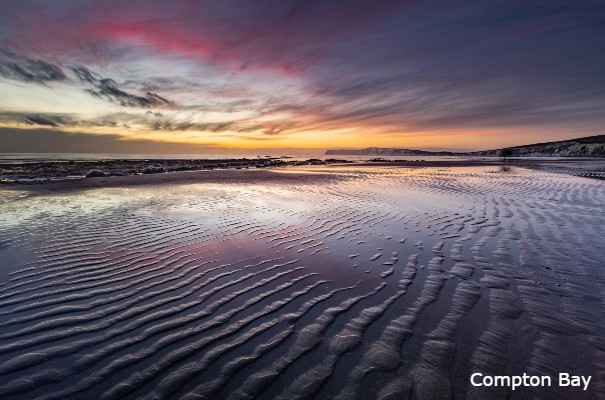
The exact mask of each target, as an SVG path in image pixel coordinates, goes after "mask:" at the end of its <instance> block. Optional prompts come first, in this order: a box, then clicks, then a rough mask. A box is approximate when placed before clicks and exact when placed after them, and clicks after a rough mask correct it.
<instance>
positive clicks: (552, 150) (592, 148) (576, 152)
mask: <svg viewBox="0 0 605 400" xmlns="http://www.w3.org/2000/svg"><path fill="white" fill-rule="evenodd" d="M502 154H506V156H507V157H605V135H598V136H588V137H583V138H577V139H570V140H562V141H558V142H547V143H535V144H528V145H523V146H515V147H506V148H503V149H493V150H483V151H473V152H467V153H458V152H451V151H425V150H412V149H396V148H384V147H368V148H365V149H340V150H328V151H326V155H339V156H340V155H347V156H382V157H384V156H387V157H393V156H495V157H498V156H501V155H502Z"/></svg>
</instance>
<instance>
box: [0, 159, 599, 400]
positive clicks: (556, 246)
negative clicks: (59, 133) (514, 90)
mask: <svg viewBox="0 0 605 400" xmlns="http://www.w3.org/2000/svg"><path fill="white" fill-rule="evenodd" d="M572 175H573V174H572ZM572 175H570V174H560V173H552V172H548V171H543V170H539V169H527V168H517V167H512V168H511V169H509V170H506V171H504V170H502V169H501V168H500V167H499V166H497V165H487V166H486V165H481V164H477V163H475V164H473V165H472V166H469V165H465V166H458V165H452V164H449V165H438V166H430V165H428V164H427V165H406V166H405V167H403V168H402V167H401V164H397V163H393V164H391V165H380V166H378V165H368V166H365V165H359V164H356V165H347V166H322V167H304V168H296V169H294V168H283V169H275V170H271V171H269V170H225V171H200V172H176V173H170V174H156V175H145V176H129V177H111V178H89V179H85V180H82V181H63V182H47V183H37V184H32V185H4V186H2V187H1V188H0V189H2V190H3V191H2V193H0V196H3V198H4V199H5V200H6V201H4V202H3V203H0V375H1V376H2V380H1V381H0V382H1V383H0V398H15V399H33V398H39V399H65V398H70V399H71V398H75V399H77V398H82V399H84V398H87V399H89V398H102V399H117V398H132V399H135V398H185V399H199V398H207V399H222V398H225V399H243V398H261V399H275V398H283V399H291V398H300V399H303V398H309V399H310V398H340V399H374V398H375V399H401V398H416V399H436V398H439V399H448V398H454V399H467V398H468V399H485V398H493V399H508V398H512V399H528V398H545V399H547V398H574V399H598V398H604V396H605V364H604V362H603V360H605V334H604V333H603V332H605V326H604V325H605V321H604V319H603V313H604V312H605V305H604V300H605V292H604V290H605V271H604V270H603V262H602V260H603V259H605V243H604V242H603V240H602V238H603V236H604V234H605V211H604V209H605V208H604V207H603V200H604V199H605V185H604V184H603V181H600V180H596V179H586V178H582V177H577V176H572ZM474 372H482V373H483V374H485V375H521V374H523V373H528V374H532V375H550V376H553V378H555V377H556V375H557V374H558V373H559V372H568V373H571V374H575V375H591V376H592V377H593V378H592V382H591V385H590V387H589V389H588V390H587V391H582V390H581V389H578V388H559V387H556V386H553V387H550V388H517V390H515V391H514V392H512V391H510V389H507V388H494V387H491V388H488V387H482V388H481V387H473V386H471V385H470V383H469V378H470V376H471V374H472V373H474Z"/></svg>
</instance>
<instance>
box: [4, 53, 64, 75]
mask: <svg viewBox="0 0 605 400" xmlns="http://www.w3.org/2000/svg"><path fill="white" fill-rule="evenodd" d="M0 76H3V77H5V78H8V79H14V80H18V81H22V82H36V83H44V82H52V81H63V80H66V79H67V77H66V76H65V73H64V72H63V70H62V69H61V68H59V67H58V66H56V65H55V64H51V63H48V62H46V61H42V60H36V59H32V58H27V57H24V56H21V55H18V54H15V53H13V52H10V51H8V50H5V49H1V48H0Z"/></svg>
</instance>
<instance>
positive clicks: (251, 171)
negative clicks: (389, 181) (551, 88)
mask: <svg viewBox="0 0 605 400" xmlns="http://www.w3.org/2000/svg"><path fill="white" fill-rule="evenodd" d="M339 161H343V162H341V163H338V162H330V163H321V164H320V163H318V164H311V163H302V164H297V165H291V164H290V165H288V164H286V165H274V166H266V167H262V168H235V167H230V168H224V169H199V170H187V171H165V172H157V173H149V174H140V173H138V174H129V175H107V176H98V177H77V178H67V177H66V178H57V177H49V178H47V179H43V180H42V179H40V180H31V181H23V180H16V181H12V182H6V181H4V182H1V183H0V190H11V191H13V190H14V191H28V192H34V193H44V192H51V191H71V190H84V189H93V188H106V187H132V186H151V185H163V184H171V183H186V184H195V183H254V182H259V181H267V180H270V181H275V182H280V183H311V182H315V183H317V182H323V181H329V180H335V179H337V180H340V179H343V177H342V176H340V177H339V176H337V174H326V173H325V172H326V169H328V170H329V169H330V168H334V169H335V172H336V168H347V169H348V168H351V169H352V168H360V167H361V168H382V167H400V168H454V167H489V166H493V167H500V168H503V169H504V168H510V167H513V168H515V167H516V168H528V169H537V170H543V171H551V172H558V173H563V174H568V175H574V176H579V177H585V178H592V179H605V160H602V162H601V160H595V159H589V160H586V159H577V158H573V159H569V160H561V159H557V160H543V159H541V160H528V159H513V160H511V161H509V162H506V163H503V162H502V161H501V159H499V158H498V159H493V160H486V159H478V160H443V161H441V160H386V159H385V160H380V161H355V162H353V161H345V160H339ZM591 163H592V164H594V165H591ZM578 164H580V165H583V166H587V167H588V168H585V169H578V168H573V167H577V166H578ZM596 165H598V167H596ZM309 167H311V168H313V167H320V168H323V170H322V171H321V172H320V171H318V172H316V173H314V172H313V171H310V170H309V169H308V168H309ZM555 167H556V168H555ZM595 167H596V168H595ZM299 168H300V169H299ZM302 168H307V169H306V170H304V171H303V170H302ZM297 169H299V171H297ZM553 169H556V171H553ZM283 171H288V173H280V172H283ZM297 172H299V173H297Z"/></svg>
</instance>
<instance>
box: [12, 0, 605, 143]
mask: <svg viewBox="0 0 605 400" xmlns="http://www.w3.org/2000/svg"><path fill="white" fill-rule="evenodd" d="M604 123H605V2H603V1H601V0H598V1H583V0H571V1H557V0H548V1H540V0H532V1H527V0H506V1H496V0H475V1H464V0H461V1H431V0H428V1H411V0H395V1H391V0H322V1H319V0H306V1H298V0H271V1H269V0H255V1H250V0H220V1H204V0H195V1H194V0H171V1H152V0H150V1H138V0H130V1H123V0H88V1H75V0H73V1H66V0H37V1H35V0H1V1H0V153H6V152H85V153H90V152H95V151H99V152H113V153H121V152H124V153H163V152H164V153H225V152H248V153H250V152H253V151H259V152H260V151H262V150H266V149H273V150H276V151H279V150H280V149H284V150H285V149H307V150H309V149H328V148H361V147H399V148H416V149H427V150H480V149H491V148H501V147H506V146H514V145H521V144H529V143H536V142H546V141H554V140H561V139H570V138H574V137H582V136H591V135H599V134H603V133H605V132H604V131H603V126H604Z"/></svg>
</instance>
